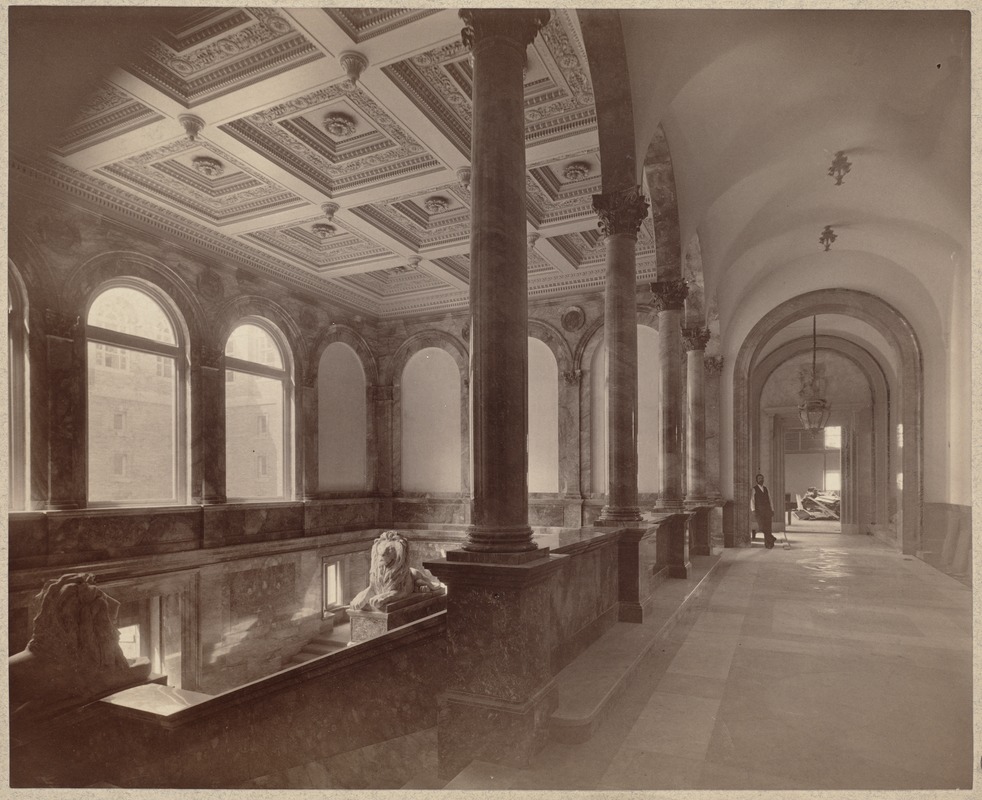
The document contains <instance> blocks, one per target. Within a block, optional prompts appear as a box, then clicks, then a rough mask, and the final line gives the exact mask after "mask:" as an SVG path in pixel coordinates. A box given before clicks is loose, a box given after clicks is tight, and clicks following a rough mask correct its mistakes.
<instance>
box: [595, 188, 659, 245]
mask: <svg viewBox="0 0 982 800" xmlns="http://www.w3.org/2000/svg"><path fill="white" fill-rule="evenodd" d="M593 210H594V211H596V212H597V216H598V217H600V221H599V222H598V223H597V224H598V225H599V226H600V230H602V231H603V233H604V236H613V235H614V234H615V233H628V234H630V235H631V236H637V235H638V231H639V230H640V228H641V223H642V222H643V221H644V218H645V217H647V216H648V201H647V200H646V199H645V197H644V195H643V194H641V187H640V186H632V187H631V188H630V189H621V190H620V191H617V192H605V193H604V194H595V195H594V196H593Z"/></svg>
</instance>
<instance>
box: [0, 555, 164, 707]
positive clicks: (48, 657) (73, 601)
mask: <svg viewBox="0 0 982 800" xmlns="http://www.w3.org/2000/svg"><path fill="white" fill-rule="evenodd" d="M35 599H36V600H37V601H39V610H38V612H37V615H36V616H35V617H34V627H33V634H32V636H31V639H30V641H29V642H28V643H27V647H26V648H25V649H24V650H22V651H21V652H20V653H17V654H15V655H13V656H11V657H10V658H9V659H8V666H9V675H10V705H11V709H13V710H14V713H16V710H17V709H21V708H23V709H27V708H31V709H36V708H38V707H44V706H52V705H58V704H64V703H66V702H68V701H70V700H71V699H73V698H75V699H83V698H87V697H94V696H99V695H100V694H105V693H108V692H110V691H113V690H115V689H116V688H122V687H123V686H127V685H132V684H134V683H138V682H140V681H142V680H143V679H145V678H146V677H147V675H149V674H150V662H149V661H148V660H147V659H145V658H141V659H136V660H135V661H134V662H133V663H132V664H131V663H130V662H129V660H127V658H126V656H125V655H123V651H122V649H121V648H120V646H119V631H118V630H117V628H116V615H117V613H118V611H119V603H118V602H117V601H116V600H114V599H113V598H111V597H109V595H107V594H106V593H105V592H104V591H102V590H101V589H100V588H98V587H97V586H96V585H95V578H94V577H93V576H92V575H90V574H82V573H71V574H68V575H62V576H61V577H60V578H57V579H55V580H50V581H48V582H47V583H45V585H44V588H42V589H41V592H40V594H38V595H37V597H36V598H35Z"/></svg>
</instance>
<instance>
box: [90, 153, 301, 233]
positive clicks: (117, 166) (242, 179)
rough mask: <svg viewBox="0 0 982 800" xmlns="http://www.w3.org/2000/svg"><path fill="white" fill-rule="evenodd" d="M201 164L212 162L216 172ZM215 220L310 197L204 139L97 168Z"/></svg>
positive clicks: (238, 217) (226, 221) (220, 221)
mask: <svg viewBox="0 0 982 800" xmlns="http://www.w3.org/2000/svg"><path fill="white" fill-rule="evenodd" d="M199 165H206V166H210V167H211V174H209V173H208V172H207V171H206V170H204V169H202V167H201V166H199ZM96 172H97V173H99V174H101V175H102V176H104V177H106V178H110V179H112V180H114V181H117V182H119V183H121V184H124V185H126V186H128V187H130V188H132V189H135V190H136V191H139V192H146V193H148V194H150V195H152V196H153V197H155V198H157V199H158V200H160V201H162V202H164V203H166V204H168V205H171V206H173V207H175V208H178V209H180V210H181V211H184V212H186V213H188V214H191V215H193V216H195V217H197V218H199V219H202V220H204V221H206V222H211V223H213V224H215V225H227V224H229V223H231V222H239V221H241V220H245V219H253V218H256V217H260V216H262V215H264V214H269V213H271V212H273V211H281V210H283V209H288V208H299V207H301V206H304V205H306V204H307V203H306V201H305V200H304V199H303V198H302V197H299V196H298V195H295V194H293V193H292V192H289V191H287V190H286V189H284V188H283V187H282V186H279V185H278V184H275V183H273V181H272V180H270V179H269V178H267V177H265V176H263V175H262V174H261V173H259V172H258V171H256V170H254V169H253V168H252V167H250V166H248V165H246V164H245V163H243V162H242V161H240V160H239V159H237V158H235V157H234V156H232V155H231V154H230V153H227V152H225V151H223V150H221V149H220V148H219V147H217V146H216V145H213V144H211V143H210V142H208V141H206V140H204V139H200V138H199V139H198V140H196V141H191V140H190V139H187V138H183V137H182V138H181V139H178V140H176V141H173V142H170V143H168V144H165V145H161V146H160V147H156V148H154V149H153V150H148V151H146V152H144V153H140V154H139V155H135V156H130V157H129V158H125V159H123V160H121V161H117V162H115V163H113V164H107V165H106V166H104V167H101V168H99V169H98V170H96Z"/></svg>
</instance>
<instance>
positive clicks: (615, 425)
mask: <svg viewBox="0 0 982 800" xmlns="http://www.w3.org/2000/svg"><path fill="white" fill-rule="evenodd" d="M593 208H594V211H596V212H597V215H598V216H599V218H600V228H601V230H602V231H603V232H604V235H605V237H606V241H605V244H606V248H607V274H606V287H605V294H604V348H605V349H606V351H607V381H606V385H607V420H606V423H607V464H608V468H607V475H608V478H607V504H606V505H605V506H604V509H603V511H601V513H600V518H599V519H598V520H597V522H598V524H600V525H617V526H629V525H631V524H636V523H638V522H640V520H641V512H640V509H639V508H638V429H637V419H638V332H637V287H636V266H635V246H636V245H637V238H638V230H639V229H640V227H641V222H642V221H643V220H644V218H645V216H646V215H647V213H648V203H647V201H646V200H645V199H644V196H643V195H642V194H641V192H640V190H639V187H630V188H628V189H624V190H621V191H616V192H607V193H604V194H600V195H594V196H593Z"/></svg>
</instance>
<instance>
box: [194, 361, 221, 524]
mask: <svg viewBox="0 0 982 800" xmlns="http://www.w3.org/2000/svg"><path fill="white" fill-rule="evenodd" d="M198 363H199V365H200V373H199V375H200V377H199V391H198V397H199V402H198V415H199V417H200V419H201V427H200V431H201V432H202V435H201V440H200V441H199V442H197V448H195V447H194V445H195V443H194V442H192V449H195V450H196V452H198V453H199V454H200V458H201V484H202V488H201V502H202V503H205V504H209V505H210V504H217V503H224V502H225V501H226V494H225V351H224V350H223V349H221V348H218V347H209V346H206V345H202V347H201V348H200V350H199V352H198ZM205 432H207V435H205Z"/></svg>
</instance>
